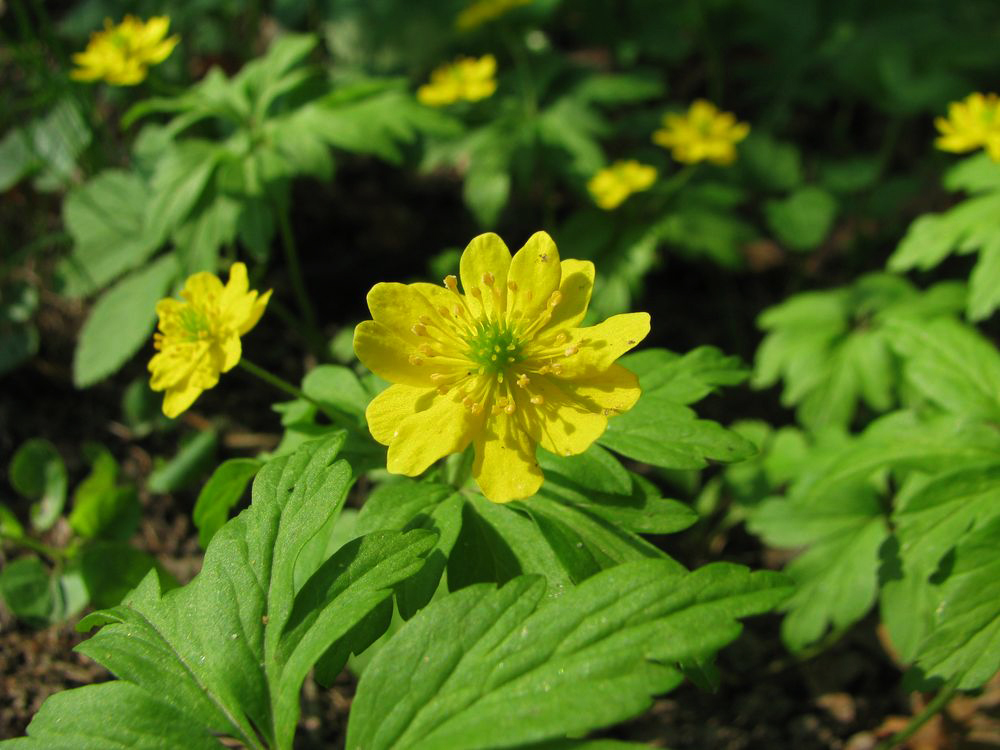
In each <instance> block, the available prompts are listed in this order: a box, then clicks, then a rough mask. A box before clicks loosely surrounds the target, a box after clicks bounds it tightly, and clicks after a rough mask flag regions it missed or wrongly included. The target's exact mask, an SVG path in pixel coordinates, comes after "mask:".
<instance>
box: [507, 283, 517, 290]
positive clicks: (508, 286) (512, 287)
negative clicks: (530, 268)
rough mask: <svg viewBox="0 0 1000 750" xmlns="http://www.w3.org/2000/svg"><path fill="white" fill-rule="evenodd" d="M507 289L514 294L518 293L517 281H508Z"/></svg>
mask: <svg viewBox="0 0 1000 750" xmlns="http://www.w3.org/2000/svg"><path fill="white" fill-rule="evenodd" d="M507 288H508V289H510V290H511V291H512V292H516V291H517V282H516V281H508V282H507Z"/></svg>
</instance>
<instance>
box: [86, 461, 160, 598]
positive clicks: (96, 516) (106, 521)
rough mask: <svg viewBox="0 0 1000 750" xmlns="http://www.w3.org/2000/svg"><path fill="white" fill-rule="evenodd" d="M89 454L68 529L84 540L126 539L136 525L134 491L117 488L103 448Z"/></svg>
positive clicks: (114, 472)
mask: <svg viewBox="0 0 1000 750" xmlns="http://www.w3.org/2000/svg"><path fill="white" fill-rule="evenodd" d="M93 451H94V455H93V458H92V464H93V465H92V467H91V470H90V474H89V475H88V476H87V477H86V479H84V480H83V481H82V482H80V484H79V485H77V487H76V490H75V491H74V492H73V512H72V513H70V515H69V525H70V527H72V529H73V531H75V532H76V533H77V534H79V535H80V536H82V537H84V538H86V539H92V538H93V537H96V536H101V537H105V538H109V539H127V538H128V537H130V536H131V535H132V532H134V531H135V528H136V526H137V525H138V523H139V515H140V512H141V509H140V507H139V498H138V495H137V494H136V491H135V488H134V487H118V486H117V478H118V464H117V462H116V461H115V459H114V457H113V456H112V455H111V453H110V451H108V449H107V448H105V447H104V446H102V445H95V446H94V447H93ZM143 574H145V571H143ZM139 578H142V576H139ZM136 583H138V579H137V580H136ZM130 588H131V587H130ZM116 603H117V602H116Z"/></svg>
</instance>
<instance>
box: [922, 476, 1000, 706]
mask: <svg viewBox="0 0 1000 750" xmlns="http://www.w3.org/2000/svg"><path fill="white" fill-rule="evenodd" d="M994 497H995V495H994ZM997 540H1000V518H996V519H994V520H993V521H991V522H990V523H988V524H986V525H984V526H982V527H980V528H979V529H977V530H976V531H975V532H973V533H972V534H970V535H969V536H968V537H966V538H965V539H964V540H963V541H962V542H961V543H960V544H959V545H958V546H957V547H956V548H955V557H954V563H953V565H952V567H951V570H950V573H949V575H948V578H947V580H946V581H945V582H944V583H943V584H942V585H941V599H940V602H939V603H938V606H937V608H936V610H935V611H936V613H937V616H936V617H935V620H934V624H933V626H932V629H931V633H930V635H929V636H928V638H927V640H925V641H924V643H923V644H922V645H921V647H920V656H919V657H918V659H917V666H918V667H920V668H922V669H923V670H924V672H925V673H926V675H927V676H928V677H931V678H934V677H941V678H945V679H949V678H952V677H956V678H958V683H957V687H958V688H959V689H960V690H972V689H975V688H978V687H980V686H982V685H984V684H985V683H986V682H987V681H988V680H989V679H990V678H992V677H993V676H994V675H995V674H996V672H997V670H998V669H1000V557H998V556H997V554H996V550H997Z"/></svg>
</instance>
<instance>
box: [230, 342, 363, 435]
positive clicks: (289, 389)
mask: <svg viewBox="0 0 1000 750" xmlns="http://www.w3.org/2000/svg"><path fill="white" fill-rule="evenodd" d="M240 367H242V368H243V369H244V370H246V371H247V372H249V373H250V374H251V375H253V376H255V377H257V378H259V379H260V380H263V381H264V382H265V383H267V384H268V385H270V386H271V387H272V388H277V389H278V390H279V391H281V392H282V393H287V394H288V395H289V396H292V397H293V398H298V399H302V400H303V401H308V402H309V403H310V404H312V405H313V406H315V407H316V408H317V409H318V410H319V411H321V412H322V413H323V414H325V415H326V416H327V417H329V419H330V421H331V422H333V423H334V424H336V425H337V426H338V427H346V428H348V429H357V426H356V425H354V424H353V423H352V422H351V420H350V419H349V418H348V417H347V416H346V415H344V414H341V413H340V412H338V411H335V410H334V409H331V408H330V407H329V406H326V405H325V404H321V403H320V402H319V401H317V400H316V399H314V398H313V397H312V396H308V395H306V394H305V393H304V392H303V391H302V389H301V388H296V387H295V386H294V385H292V384H291V383H289V382H288V381H287V380H285V379H284V378H280V377H278V376H277V375H275V374H274V373H272V372H270V371H268V370H265V369H264V368H263V367H261V366H260V365H256V364H254V363H253V362H251V361H250V360H248V359H247V358H246V357H241V358H240Z"/></svg>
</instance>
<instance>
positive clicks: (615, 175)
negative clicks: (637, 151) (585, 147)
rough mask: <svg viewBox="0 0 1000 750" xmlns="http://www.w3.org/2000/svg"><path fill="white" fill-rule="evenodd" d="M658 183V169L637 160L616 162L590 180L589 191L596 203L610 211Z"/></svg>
mask: <svg viewBox="0 0 1000 750" xmlns="http://www.w3.org/2000/svg"><path fill="white" fill-rule="evenodd" d="M655 181H656V167H651V166H649V165H647V164H640V163H639V162H637V161H636V160H635V159H629V160H628V161H616V162H615V163H614V164H612V165H611V166H610V167H605V168H604V169H602V170H601V171H600V172H598V173H597V174H595V175H594V176H593V177H591V178H590V181H589V182H588V183H587V189H588V190H589V191H590V194H591V195H592V196H594V203H596V204H597V205H598V206H600V207H601V208H603V209H604V210H605V211H610V210H612V209H614V208H618V206H620V205H621V204H622V203H623V202H624V200H625V199H626V198H628V197H629V196H630V195H632V193H637V192H639V191H640V190H647V189H648V188H649V186H650V185H652V184H653V182H655Z"/></svg>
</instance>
